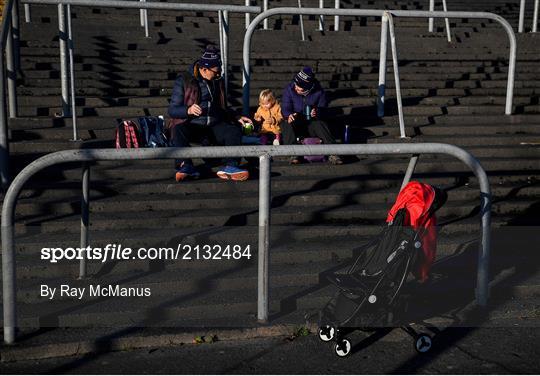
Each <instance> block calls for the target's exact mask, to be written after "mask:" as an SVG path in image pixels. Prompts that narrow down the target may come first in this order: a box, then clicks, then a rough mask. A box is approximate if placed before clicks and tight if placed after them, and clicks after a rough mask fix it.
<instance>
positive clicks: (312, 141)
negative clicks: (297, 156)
mask: <svg viewBox="0 0 540 376" xmlns="http://www.w3.org/2000/svg"><path fill="white" fill-rule="evenodd" d="M320 144H322V140H321V139H320V138H318V137H307V138H304V139H303V140H302V145H320ZM304 159H305V160H306V161H308V162H310V163H316V162H324V161H325V160H326V158H325V156H324V155H308V156H305V157H304Z"/></svg>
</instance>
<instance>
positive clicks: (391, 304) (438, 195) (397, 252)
mask: <svg viewBox="0 0 540 376" xmlns="http://www.w3.org/2000/svg"><path fill="white" fill-rule="evenodd" d="M432 188H433V189H434V192H435V198H434V200H433V202H432V204H431V206H430V208H429V209H428V211H427V212H426V214H428V215H426V216H425V219H424V221H423V222H422V225H421V226H418V228H417V230H414V231H413V230H411V229H407V228H405V227H404V226H403V224H402V223H400V224H398V226H399V228H398V227H397V226H396V227H394V231H396V233H395V234H394V236H395V239H392V240H393V243H391V244H392V249H391V250H390V251H388V253H386V254H385V258H386V261H387V263H386V264H385V265H384V267H383V268H382V269H381V270H380V272H377V274H376V275H375V276H366V275H365V270H366V269H364V270H363V271H362V273H364V274H360V275H359V276H361V277H362V278H364V279H365V278H366V277H367V278H368V279H369V278H376V280H375V281H372V284H371V286H369V285H367V286H366V283H362V282H365V281H362V280H361V279H358V278H356V277H355V276H354V275H355V274H358V265H359V263H360V261H361V259H362V258H363V257H364V256H365V253H366V252H367V251H368V250H369V249H372V248H373V247H377V245H378V243H379V242H381V241H382V240H383V239H384V237H385V236H387V235H388V233H389V232H391V231H392V225H393V223H391V224H389V225H387V226H386V227H385V229H384V230H383V231H381V232H380V233H379V234H378V236H376V237H375V238H374V239H372V240H371V241H369V242H368V243H367V244H365V245H364V246H363V247H362V248H361V249H360V251H359V254H358V256H357V257H356V260H355V262H354V263H353V264H352V265H351V266H350V267H349V268H348V270H347V272H346V273H345V274H333V275H331V276H328V279H329V280H330V282H331V283H333V284H335V285H336V286H337V287H338V288H339V289H340V291H339V292H338V293H337V294H336V296H334V297H333V298H332V299H331V300H330V301H329V302H328V303H327V304H326V306H325V307H324V308H323V310H322V311H321V312H320V318H319V330H318V335H319V339H320V340H321V341H323V342H330V341H332V340H334V341H335V345H334V351H335V353H336V355H338V356H339V357H345V356H347V355H349V354H350V352H351V349H352V345H351V341H350V340H349V339H348V338H346V335H347V334H349V333H352V332H354V331H355V330H361V331H366V332H372V331H376V330H377V328H380V327H381V326H383V325H384V326H385V327H388V328H397V327H399V328H401V329H402V330H403V331H405V333H407V334H409V335H410V336H411V337H412V338H413V340H414V342H413V343H414V348H415V350H416V351H417V352H419V353H425V352H428V351H429V350H430V349H431V347H432V344H433V338H432V336H430V335H429V334H426V333H424V332H417V331H416V330H415V329H414V328H413V327H412V326H411V324H410V323H408V322H407V324H404V322H399V320H398V321H395V317H394V313H395V311H396V307H397V305H396V298H397V297H398V296H399V293H400V291H401V290H402V288H403V286H404V285H405V283H406V280H407V277H408V275H409V273H410V271H411V265H412V264H413V260H414V257H415V256H416V254H417V252H419V251H420V250H421V247H422V242H421V241H420V240H421V239H422V235H423V234H424V232H425V231H426V229H425V227H424V225H425V224H426V223H427V221H428V218H429V217H430V216H431V215H432V214H433V213H434V212H435V211H436V210H437V209H438V208H440V207H441V206H442V204H443V203H444V202H445V201H446V193H445V192H443V191H440V190H439V189H437V188H436V187H432ZM400 212H401V213H400ZM405 212H406V209H405V208H403V207H402V208H400V209H399V210H398V211H397V213H396V215H395V218H397V217H398V215H401V217H402V218H403V217H404V215H405ZM411 233H412V234H411ZM390 236H392V234H390ZM383 246H384V244H383ZM377 250H378V249H377V248H375V249H374V250H373V252H372V254H371V255H370V256H369V257H367V258H365V257H364V258H365V260H363V265H364V266H365V267H366V268H367V266H368V265H369V264H370V262H371V261H372V259H373V258H374V257H376V252H377ZM388 254H390V256H387V255H388ZM390 258H391V259H390ZM403 258H405V259H403ZM389 259H390V260H389ZM400 263H401V264H400ZM400 266H402V269H401V270H399V269H398V268H400ZM392 268H394V269H396V270H397V271H399V273H397V271H396V272H395V273H394V274H395V280H397V281H399V282H398V283H397V284H396V285H395V286H394V287H393V290H392V291H391V293H390V294H388V296H389V298H387V300H386V301H385V302H384V303H383V304H382V305H380V306H378V307H377V308H376V315H375V318H371V322H368V323H366V324H364V323H362V325H357V324H356V323H355V319H357V318H358V317H359V316H358V315H359V313H360V312H361V311H362V309H365V307H366V306H367V307H368V309H369V308H370V306H371V305H372V304H374V303H376V302H377V300H378V298H377V291H378V289H379V287H381V284H382V283H383V282H384V281H385V278H389V279H391V278H392V270H391V269H392ZM398 277H399V278H398ZM354 283H358V284H359V285H363V286H362V287H358V286H352V285H353V284H354ZM347 284H348V286H347ZM366 287H367V288H366ZM358 292H360V293H361V294H363V297H362V298H361V299H357V303H356V304H357V305H356V307H355V308H354V309H352V310H351V312H350V313H349V314H347V315H345V316H346V317H339V318H337V317H336V315H335V314H334V312H337V310H336V309H335V308H336V307H337V305H338V304H340V301H339V299H340V298H341V301H342V302H343V300H345V299H350V300H351V302H353V301H354V300H355V299H354V298H353V297H351V296H355V295H359V294H358ZM347 294H348V295H349V296H347ZM343 304H344V303H342V305H343ZM350 304H355V303H350ZM341 316H343V315H341ZM381 320H383V321H384V324H383V321H381Z"/></svg>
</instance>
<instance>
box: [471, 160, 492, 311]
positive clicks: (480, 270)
mask: <svg viewBox="0 0 540 376" xmlns="http://www.w3.org/2000/svg"><path fill="white" fill-rule="evenodd" d="M477 164H478V165H480V163H478V162H477ZM475 174H476V177H477V179H478V183H479V185H480V200H481V206H480V207H481V211H480V213H481V215H482V225H481V226H482V227H481V228H482V241H481V242H480V249H479V252H478V267H477V272H476V286H477V288H476V302H477V304H478V305H479V306H481V307H485V306H487V302H488V299H489V259H490V253H491V234H490V231H491V188H490V186H489V180H488V177H487V175H486V172H485V171H484V169H482V168H480V170H479V171H478V172H477V173H476V172H475Z"/></svg>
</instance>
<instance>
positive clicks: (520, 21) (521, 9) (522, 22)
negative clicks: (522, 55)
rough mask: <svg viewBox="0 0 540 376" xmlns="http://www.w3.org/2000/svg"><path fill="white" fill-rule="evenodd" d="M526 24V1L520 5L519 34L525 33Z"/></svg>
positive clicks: (522, 1) (523, 0)
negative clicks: (524, 26)
mask: <svg viewBox="0 0 540 376" xmlns="http://www.w3.org/2000/svg"><path fill="white" fill-rule="evenodd" d="M524 23H525V0H521V1H520V3H519V24H518V33H523V24H524Z"/></svg>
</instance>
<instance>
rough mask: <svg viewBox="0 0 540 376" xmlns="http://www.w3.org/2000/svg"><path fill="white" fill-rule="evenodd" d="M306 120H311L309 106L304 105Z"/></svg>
mask: <svg viewBox="0 0 540 376" xmlns="http://www.w3.org/2000/svg"><path fill="white" fill-rule="evenodd" d="M306 120H311V106H310V105H309V104H306Z"/></svg>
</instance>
